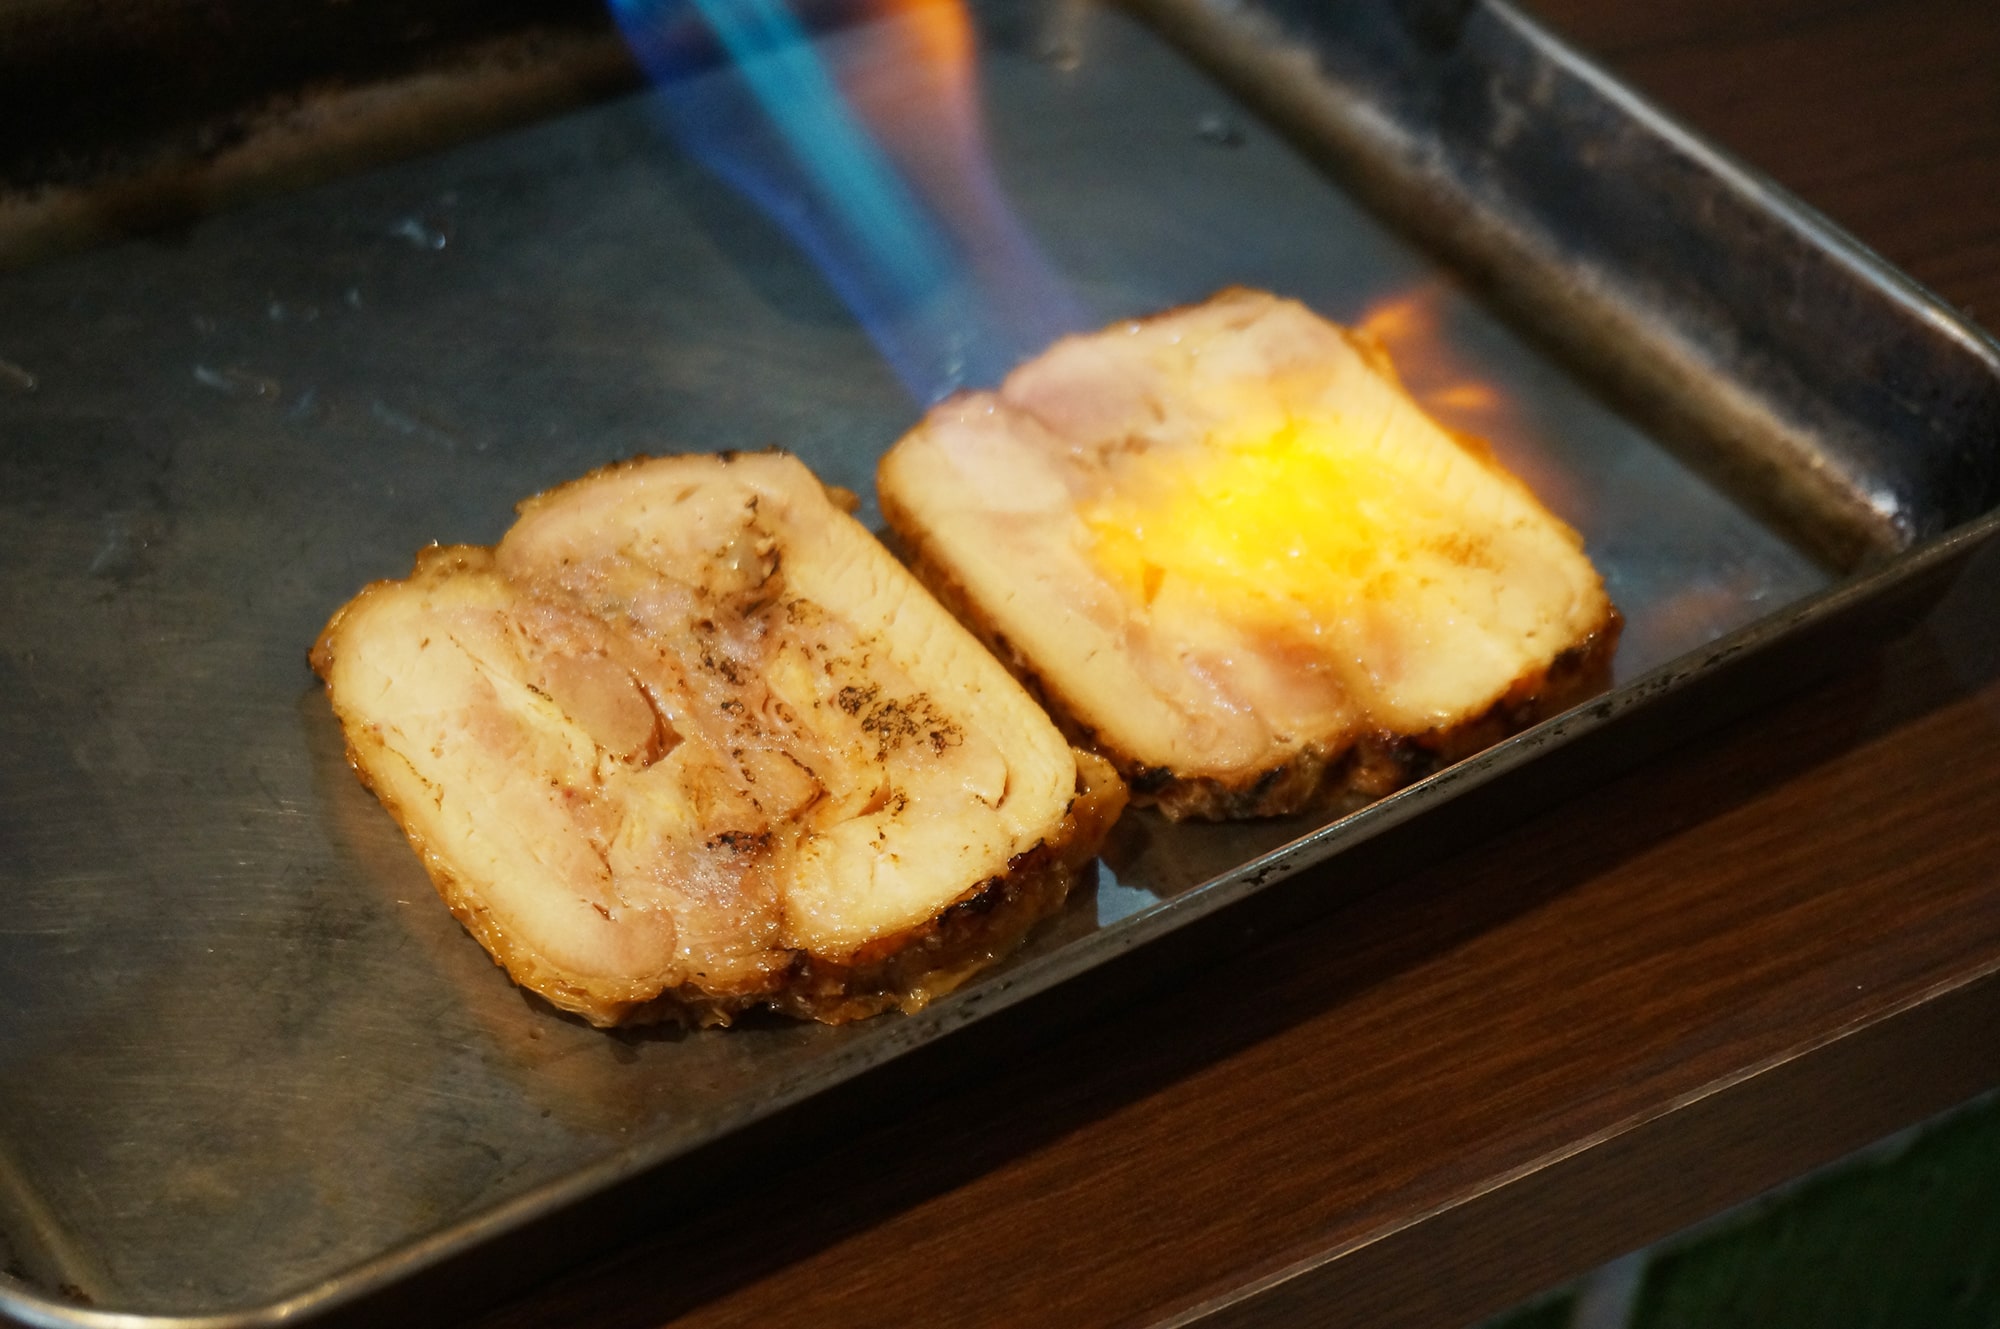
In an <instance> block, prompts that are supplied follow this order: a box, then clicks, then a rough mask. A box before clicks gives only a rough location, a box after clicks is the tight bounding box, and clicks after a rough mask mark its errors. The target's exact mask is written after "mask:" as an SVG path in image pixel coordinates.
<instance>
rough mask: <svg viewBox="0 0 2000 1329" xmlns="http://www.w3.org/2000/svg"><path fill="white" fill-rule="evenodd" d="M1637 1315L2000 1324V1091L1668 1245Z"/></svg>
mask: <svg viewBox="0 0 2000 1329" xmlns="http://www.w3.org/2000/svg"><path fill="white" fill-rule="evenodd" d="M1495 1323H1496V1324H1499V1323H1505V1324H1506V1325H1507V1326H1508V1329H1514V1326H1515V1324H1516V1322H1515V1321H1513V1320H1506V1321H1496V1322H1495ZM1519 1323H1520V1324H1522V1325H1530V1324H1532V1325H1534V1326H1537V1329H1540V1326H1541V1325H1542V1324H1543V1323H1544V1322H1543V1321H1540V1320H1536V1319H1532V1318H1528V1319H1523V1320H1521V1321H1520V1322H1519ZM1551 1323H1555V1322H1551ZM1629 1323H1630V1326H1631V1329H1737V1326H1742V1329H1790V1327H1791V1326H1797V1327H1798V1329H1913V1327H1915V1329H1960V1327H1961V1326H1963V1327H1964V1329H1973V1327H1974V1326H1979V1327H1980V1329H1989V1327H1990V1326H1993V1325H1996V1324H2000V1102H1993V1101H1989V1102H1987V1103H1983V1104H1980V1105H1979V1106H1977V1107H1974V1108H1972V1109H1969V1110H1967V1111H1965V1112H1963V1113H1962V1114H1959V1115H1955V1116H1953V1117H1950V1118H1947V1119H1946V1120H1945V1121H1943V1122H1941V1123H1939V1124H1937V1125H1936V1126H1934V1127H1932V1128H1930V1129H1929V1130H1927V1131H1925V1132H1924V1133H1923V1134H1921V1135H1919V1136H1918V1137H1917V1138H1916V1139H1915V1140H1914V1141H1913V1142H1912V1143H1911V1144H1910V1145H1909V1146H1908V1148H1906V1149H1904V1150H1902V1151H1900V1152H1898V1153H1896V1154H1894V1155H1891V1156H1889V1157H1886V1158H1881V1157H1877V1158H1872V1159H1866V1160H1865V1161H1859V1162H1857V1163H1856V1164H1855V1165H1853V1166H1851V1167H1847V1168H1842V1169H1840V1170H1838V1171H1835V1172H1832V1173H1829V1174H1828V1175H1826V1176H1823V1177H1819V1178H1815V1179H1812V1180H1809V1181H1807V1182H1805V1183H1804V1184H1802V1185H1800V1186H1799V1187H1798V1188H1797V1189H1795V1190H1788V1191H1786V1192H1784V1193H1782V1194H1780V1195H1778V1196H1774V1197H1772V1198H1771V1199H1770V1200H1769V1201H1767V1202H1765V1203H1763V1204H1760V1205H1755V1206H1752V1207H1751V1208H1750V1209H1748V1210H1747V1211H1745V1213H1744V1214H1743V1216H1742V1217H1741V1218H1740V1219H1737V1220H1734V1221H1728V1220H1725V1221H1724V1223H1723V1224H1722V1225H1721V1226H1719V1227H1716V1228H1710V1229H1705V1230H1703V1231H1701V1232H1700V1233H1699V1234H1698V1235H1693V1236H1690V1237H1687V1238H1683V1239H1680V1240H1677V1241H1670V1242H1668V1243H1666V1244H1665V1245H1663V1246H1662V1247H1661V1248H1660V1249H1659V1250H1658V1251H1657V1252H1656V1253H1655V1254H1654V1256H1653V1257H1652V1260H1651V1262H1650V1263H1649V1264H1648V1266H1647V1269H1646V1274H1645V1278H1644V1281H1643V1282H1642V1284H1641V1285H1640V1289H1639V1296H1638V1300H1637V1304H1636V1305H1635V1306H1634V1308H1633V1311H1632V1315H1631V1318H1630V1321H1629Z"/></svg>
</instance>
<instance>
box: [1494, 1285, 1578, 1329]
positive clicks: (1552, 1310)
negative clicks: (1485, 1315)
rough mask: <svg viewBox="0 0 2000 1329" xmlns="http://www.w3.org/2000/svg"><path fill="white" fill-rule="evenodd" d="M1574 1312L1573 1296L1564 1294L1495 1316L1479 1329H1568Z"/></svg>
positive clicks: (1574, 1299) (1574, 1298)
mask: <svg viewBox="0 0 2000 1329" xmlns="http://www.w3.org/2000/svg"><path fill="white" fill-rule="evenodd" d="M1575 1311H1576V1297H1575V1295H1574V1294H1572V1293H1569V1292H1564V1293H1561V1294H1559V1295H1557V1296H1553V1297H1546V1298H1544V1299H1542V1300H1540V1301H1537V1302H1534V1303H1532V1304H1531V1305H1528V1306H1523V1307H1521V1308H1520V1309H1518V1310H1511V1311H1508V1312H1507V1313H1506V1314H1505V1315H1500V1316H1496V1317H1494V1318H1493V1319H1491V1320H1488V1321H1486V1322H1485V1323H1484V1324H1482V1325H1480V1326H1479V1329H1570V1323H1569V1322H1570V1317H1571V1316H1572V1315H1573V1314H1574V1313H1575Z"/></svg>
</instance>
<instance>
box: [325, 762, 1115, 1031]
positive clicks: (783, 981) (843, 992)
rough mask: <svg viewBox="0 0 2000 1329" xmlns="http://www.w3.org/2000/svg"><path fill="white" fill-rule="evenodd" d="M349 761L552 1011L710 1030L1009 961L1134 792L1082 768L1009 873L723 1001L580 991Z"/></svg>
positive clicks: (847, 1005)
mask: <svg viewBox="0 0 2000 1329" xmlns="http://www.w3.org/2000/svg"><path fill="white" fill-rule="evenodd" d="M347 758H348V764H349V765H350V766H351V767H353V769H354V772H355V774H356V775H357V776H359V777H360V780H361V783H362V785H363V786H364V787H365V788H367V789H368V790H369V791H370V792H372V793H374V794H375V795H376V796H377V797H378V798H381V800H382V802H383V804H384V806H385V807H387V808H388V810H389V812H390V814H391V815H392V816H393V817H394V818H395V820H396V823H397V824H398V826H400V827H402V829H403V834H404V836H405V838H406V839H408V840H409V842H410V847H411V848H412V849H413V850H415V851H416V855H417V858H418V860H419V861H420V862H421V863H422V864H423V865H424V871H425V872H426V873H427V874H428V875H429V876H430V879H431V884H432V886H434V887H435V888H436V890H437V893H438V895H439V897H440V898H441V899H443V901H444V903H445V906H446V908H448V909H449V910H450V911H451V915H452V917H453V918H455V919H457V920H458V922H459V924H460V925H461V926H462V927H464V928H465V930H466V932H468V933H469V934H471V936H472V938H473V939H474V940H475V941H477V942H478V943H479V944H480V945H481V946H482V947H483V948H484V949H485V950H486V952H487V954H488V955H489V956H491V957H492V960H493V963H494V964H496V965H498V966H499V967H500V968H502V969H504V970H505V971H506V972H507V973H508V975H509V976H510V977H512V978H513V979H514V981H515V982H516V983H518V984H519V985H520V986H521V987H522V988H524V989H526V990H528V991H531V992H533V993H535V994H536V995H537V996H539V997H541V998H542V999H543V1000H544V1001H547V1002H548V1003H549V1004H550V1005H551V1006H554V1007H556V1008H557V1009H558V1010H562V1011H567V1012H569V1013H570V1014H572V1015H576V1016H579V1017H581V1018H583V1019H585V1020H588V1021H589V1022H591V1023H592V1024H596V1025H601V1026H610V1025H636V1024H658V1023H661V1022H665V1021H674V1022H676V1023H680V1024H684V1025H689V1026H694V1027H704V1028H705V1027H711V1026H715V1025H727V1024H730V1023H731V1022H733V1021H734V1019H735V1018H736V1017H737V1016H738V1015H740V1014H742V1013H743V1012H745V1011H749V1010H755V1009H759V1008H763V1009H770V1010H774V1011H779V1012H782V1013H786V1014H790V1015H796V1016H803V1017H806V1018H809V1019H813V1020H818V1021H820V1022H821V1023H824V1024H844V1023H846V1022H847V1021H849V1020H858V1019H862V1018H864V1017H866V1016H870V1015H877V1014H880V1013H881V1012H883V1011H886V1010H890V1009H893V1008H897V1007H900V1008H902V1009H904V1010H906V1011H915V1010H918V1009H920V1008H922V1007H923V1006H924V1005H926V1004H928V1003H929V1002H930V1001H931V1000H933V999H935V998H937V997H940V996H943V995H944V994H945V993H947V992H950V991H952V990H953V989H954V988H957V987H959V986H960V985H961V984H963V983H964V982H965V981H966V980H967V979H969V978H971V977H972V976H973V975H975V974H977V973H978V972H979V971H980V970H982V969H985V968H986V967H987V966H989V965H991V964H993V963H995V962H996V961H998V960H1000V959H1002V958H1004V957H1005V956H1007V955H1008V954H1010V953H1011V952H1012V951H1013V950H1014V949H1015V948H1016V947H1018V946H1019V945H1020V944H1021V942H1022V940H1023V939H1024V938H1025V937H1026V936H1027V934H1028V932H1029V931H1030V930H1031V929H1032V928H1033V927H1034V926H1035V924H1037V923H1039V922H1041V921H1042V920H1043V919H1045V918H1048V917H1049V916H1051V915H1052V914H1054V913H1055V912H1056V911H1057V910H1059V909H1061V908H1062V905H1063V902H1064V901H1065V900H1067V899H1068V898H1069V892H1070V891H1071V889H1072V888H1074V886H1075V885H1076V882H1077V881H1078V880H1079V879H1080V878H1081V876H1082V874H1083V871H1084V869H1085V868H1086V867H1087V866H1088V865H1089V863H1090V861H1091V859H1092V858H1093V857H1095V856H1096V853H1097V850H1098V847H1099V846H1100V845H1101V844H1103V842H1104V837H1105V836H1106V835H1107V834H1108V833H1109V832H1110V829H1111V824H1112V823H1113V822H1115V821H1116V820H1117V819H1118V814H1119V813H1120V812H1121V811H1123V810H1124V806H1125V788H1124V786H1123V784H1122V783H1121V782H1120V781H1119V779H1118V778H1117V776H1116V774H1115V772H1114V771H1112V770H1111V769H1110V768H1109V766H1108V765H1107V766H1106V767H1105V768H1104V769H1103V770H1102V771H1101V773H1100V774H1099V777H1098V779H1097V780H1095V781H1089V782H1087V781H1086V780H1085V779H1084V778H1083V776H1082V774H1081V772H1080V773H1079V779H1078V791H1077V795H1076V797H1075V798H1074V799H1073V800H1072V801H1071V803H1070V808H1069V811H1068V813H1067V815H1065V816H1064V818H1063V820H1062V821H1061V822H1060V823H1059V824H1058V826H1057V827H1056V830H1055V831H1054V832H1053V833H1052V834H1051V835H1050V836H1048V837H1047V838H1045V839H1043V840H1042V841H1040V842H1039V843H1037V844H1036V845H1035V846H1034V848H1032V849H1029V850H1027V851H1025V852H1023V853H1020V854H1016V855H1015V856H1014V857H1013V859H1011V860H1010V861H1009V862H1008V864H1007V871H1006V872H1005V873H1003V874H1001V875H999V876H995V877H989V878H987V879H986V880H985V881H982V882H980V883H979V884H977V885H976V886H974V887H972V888H971V889H970V890H969V891H967V892H966V893H965V894H963V895H961V896H960V897H959V898H958V899H957V900H956V901H954V902H952V903H951V904H949V905H947V906H945V907H944V908H943V909H941V910H940V911H938V913H937V914H935V915H933V916H932V917H931V918H930V919H928V920H926V921H925V922H923V923H920V924H918V925H917V926H916V927H914V928H909V929H906V930H905V931H903V932H899V933H896V934H893V935H891V936H888V937H881V938H877V939H876V940H874V941H873V942H871V943H869V945H867V946H866V947H864V948H863V949H862V950H860V951H858V952H856V953H855V954H854V955H852V956H849V957H847V958H846V959H845V960H844V961H837V960H832V959H828V958H825V957H820V956H813V955H810V954H808V953H806V952H803V951H801V952H795V953H794V955H793V958H792V963H791V965H790V967H789V969H784V970H780V971H779V972H778V973H776V974H774V975H773V977H772V982H771V984H770V985H769V986H768V987H766V988H762V989H759V990H757V991H748V992H740V993H727V994H717V993H714V992H708V991H703V990H701V989H699V988H697V987H695V986H693V985H692V984H682V985H679V986H676V987H673V988H669V989H667V990H666V991H663V992H647V991H644V990H642V989H641V988H639V987H638V986H637V985H634V986H633V987H632V988H631V989H630V991H629V995H628V996H623V997H621V995H620V994H617V993H615V992H607V991H606V990H605V986H604V984H603V983H602V982H598V983H596V984H593V985H590V986H585V985H583V984H580V983H577V982H575V981H573V980H572V979H571V978H570V977H569V976H567V975H566V974H564V973H563V972H562V971H561V970H559V969H557V968H555V967H554V966H551V965H548V964H547V963H546V962H544V961H542V960H540V959H539V958H538V957H537V956H535V955H534V954H533V953H532V952H528V951H524V950H520V949H517V948H515V947H514V946H513V945H512V944H511V942H510V941H509V939H508V937H507V935H506V933H505V932H504V931H503V930H502V929H501V928H500V927H498V926H497V925H495V924H494V922H493V921H492V919H491V918H490V916H489V914H488V911H487V910H485V909H484V908H482V907H480V906H479V905H478V904H476V903H475V902H474V901H473V899H472V897H471V896H470V895H469V894H468V893H467V892H465V891H464V890H463V889H462V887H461V886H460V884H459V881H458V877H457V875H456V874H455V873H454V872H452V870H451V869H450V867H449V866H448V865H447V864H446V863H445V862H444V860H443V859H442V858H440V857H439V856H438V855H437V854H435V853H433V852H432V851H431V848H430V845H429V844H428V843H427V842H426V841H425V840H424V837H423V836H422V835H421V834H420V833H418V832H417V831H415V830H413V829H411V824H410V822H409V820H408V819H407V818H405V817H404V816H403V815H402V811H401V808H400V807H399V806H397V804H396V801H395V800H393V799H391V798H389V797H386V796H385V795H384V792H383V791H382V790H381V789H380V788H379V787H377V786H376V785H375V783H374V782H373V781H371V780H370V779H369V778H368V774H367V767H366V765H365V764H364V763H363V762H362V761H361V759H360V756H359V754H358V753H357V752H356V751H355V749H354V745H353V744H352V743H351V742H350V743H349V744H348V746H347ZM1091 760H1092V758H1091V757H1090V755H1089V754H1088V753H1084V754H1079V763H1080V765H1081V764H1087V763H1089V762H1090V761H1091ZM748 838H751V837H743V836H739V835H738V834H737V833H735V832H725V833H723V834H722V835H719V836H717V837H716V839H717V840H719V841H721V840H727V841H728V842H729V846H730V847H731V848H732V849H734V848H740V847H741V845H740V844H739V843H738V841H739V840H742V839H748Z"/></svg>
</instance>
